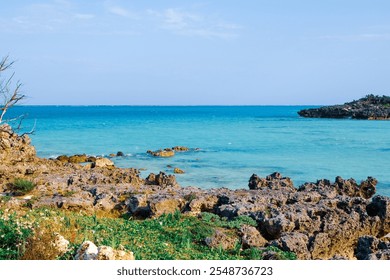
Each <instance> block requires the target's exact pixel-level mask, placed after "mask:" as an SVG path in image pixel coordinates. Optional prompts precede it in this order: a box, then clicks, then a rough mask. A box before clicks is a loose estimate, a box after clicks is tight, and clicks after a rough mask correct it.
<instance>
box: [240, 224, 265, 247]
mask: <svg viewBox="0 0 390 280" xmlns="http://www.w3.org/2000/svg"><path fill="white" fill-rule="evenodd" d="M239 235H240V236H241V243H242V246H243V248H244V249H247V248H251V247H263V246H265V244H267V243H268V241H267V240H266V239H265V238H264V237H263V236H262V235H261V234H260V232H259V231H258V230H257V229H256V228H255V227H253V226H249V225H242V226H241V228H240V230H239Z"/></svg>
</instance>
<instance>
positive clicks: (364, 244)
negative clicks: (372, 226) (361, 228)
mask: <svg viewBox="0 0 390 280" xmlns="http://www.w3.org/2000/svg"><path fill="white" fill-rule="evenodd" d="M355 253H356V258H357V259H358V260H390V242H385V241H382V240H380V239H378V238H376V237H374V236H362V237H360V238H359V240H358V242H357V246H356V251H355Z"/></svg>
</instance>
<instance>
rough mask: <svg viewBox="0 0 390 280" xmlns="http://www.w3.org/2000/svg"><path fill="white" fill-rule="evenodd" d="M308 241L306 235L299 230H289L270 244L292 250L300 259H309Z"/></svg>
mask: <svg viewBox="0 0 390 280" xmlns="http://www.w3.org/2000/svg"><path fill="white" fill-rule="evenodd" d="M308 242H309V238H308V237H307V235H305V234H303V233H300V232H289V233H283V235H282V236H281V237H280V238H279V239H278V240H277V241H273V242H271V245H273V246H276V247H279V248H280V249H282V250H283V251H289V252H294V253H295V254H296V255H297V257H298V259H300V260H308V259H310V253H309V250H308V248H307V244H308Z"/></svg>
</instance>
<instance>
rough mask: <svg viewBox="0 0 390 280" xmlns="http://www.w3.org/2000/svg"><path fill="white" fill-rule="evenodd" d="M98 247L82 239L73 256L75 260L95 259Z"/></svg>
mask: <svg viewBox="0 0 390 280" xmlns="http://www.w3.org/2000/svg"><path fill="white" fill-rule="evenodd" d="M97 254H98V248H97V247H96V245H95V244H94V243H92V242H91V241H84V242H83V243H82V244H81V245H80V247H79V249H78V250H77V253H76V255H75V257H74V259H75V260H96V258H97Z"/></svg>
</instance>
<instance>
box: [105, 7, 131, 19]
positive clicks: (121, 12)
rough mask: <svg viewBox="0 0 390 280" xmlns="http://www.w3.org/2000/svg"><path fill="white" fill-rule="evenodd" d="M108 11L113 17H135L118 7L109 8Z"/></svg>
mask: <svg viewBox="0 0 390 280" xmlns="http://www.w3.org/2000/svg"><path fill="white" fill-rule="evenodd" d="M108 11H109V12H110V13H112V14H114V15H117V16H121V17H131V18H134V17H135V15H134V13H132V12H130V11H129V10H127V9H125V8H122V7H119V6H111V7H109V8H108Z"/></svg>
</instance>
